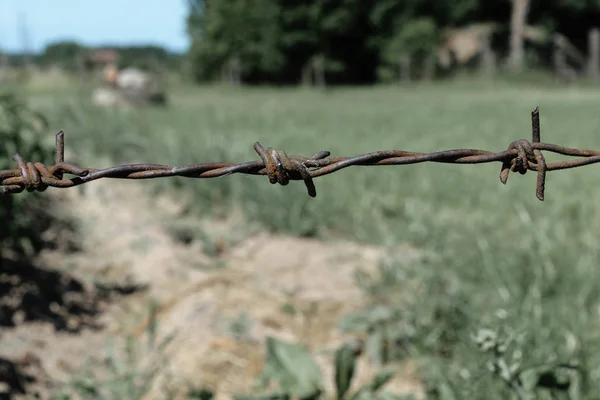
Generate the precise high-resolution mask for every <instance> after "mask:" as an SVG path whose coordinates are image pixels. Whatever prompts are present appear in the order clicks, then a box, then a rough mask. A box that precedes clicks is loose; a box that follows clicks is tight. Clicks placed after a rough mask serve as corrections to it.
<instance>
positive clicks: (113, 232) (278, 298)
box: [0, 180, 420, 399]
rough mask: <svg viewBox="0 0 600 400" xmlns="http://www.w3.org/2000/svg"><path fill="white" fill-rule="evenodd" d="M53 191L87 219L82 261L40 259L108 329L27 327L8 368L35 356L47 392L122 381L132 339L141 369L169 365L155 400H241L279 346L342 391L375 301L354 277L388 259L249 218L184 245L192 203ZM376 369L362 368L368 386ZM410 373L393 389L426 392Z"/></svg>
mask: <svg viewBox="0 0 600 400" xmlns="http://www.w3.org/2000/svg"><path fill="white" fill-rule="evenodd" d="M51 193H52V194H51V195H52V196H56V197H57V198H59V199H61V200H62V201H64V202H68V204H69V210H70V212H71V213H72V214H73V215H74V216H75V217H77V218H78V219H79V220H80V221H81V228H82V232H83V235H82V237H83V238H82V246H83V249H82V250H83V251H81V252H77V253H72V254H65V253H63V252H54V253H52V252H48V253H46V254H44V256H43V258H42V260H41V261H42V262H43V263H44V264H45V265H50V266H52V267H53V268H55V269H56V271H57V273H59V274H63V275H64V276H70V277H71V279H74V280H76V281H78V282H81V285H82V286H83V287H84V288H85V290H84V289H82V290H83V291H84V292H86V293H87V292H89V293H94V296H96V300H95V303H94V307H96V308H97V309H98V310H97V314H98V317H97V318H96V321H97V324H98V325H99V327H96V328H94V327H93V326H88V325H86V324H82V323H81V320H80V318H76V317H73V318H71V319H72V321H71V322H69V319H68V316H67V317H66V318H67V322H66V323H65V325H66V326H67V327H68V324H69V323H71V325H73V327H74V328H75V329H71V330H69V329H57V328H56V325H54V326H53V325H52V324H51V323H48V321H25V322H20V323H17V326H16V327H13V328H10V329H4V328H3V329H2V331H1V336H0V337H1V341H0V358H1V357H6V358H8V359H22V358H23V357H25V356H26V355H27V354H30V355H31V354H33V355H35V358H36V360H37V362H38V364H39V368H40V369H41V370H43V371H45V373H46V374H47V379H46V380H45V381H44V382H47V383H48V384H52V385H54V386H56V382H64V383H67V382H68V381H69V380H70V379H72V378H73V376H76V375H80V376H82V375H85V374H86V371H87V367H88V366H89V371H90V373H89V374H92V373H93V374H94V375H93V376H94V377H95V378H96V379H110V378H111V377H113V375H114V372H111V368H107V367H106V366H107V363H108V365H113V366H114V365H118V364H119V362H126V359H125V358H124V357H123V355H124V354H127V353H126V352H124V351H123V349H125V348H126V346H127V343H128V341H127V339H128V338H130V339H131V338H133V339H135V340H134V341H133V342H134V343H136V349H138V351H139V354H138V357H137V358H136V361H135V362H134V363H132V365H134V366H135V368H137V369H138V370H139V371H149V370H150V369H153V368H154V367H156V366H157V365H158V366H160V368H159V369H158V370H157V371H156V374H155V375H152V377H151V378H149V380H148V382H143V381H141V382H137V383H138V384H139V386H140V387H144V386H146V387H149V388H150V391H149V392H148V393H147V395H146V397H145V398H147V399H159V398H183V397H178V396H179V395H181V393H179V394H176V393H175V392H173V390H175V389H174V388H178V389H177V390H180V389H182V388H187V387H188V386H189V385H194V386H196V387H198V385H199V384H202V385H204V386H206V387H210V388H211V389H213V390H215V391H216V394H217V398H228V395H230V394H231V393H248V392H249V391H250V390H251V388H252V385H253V383H254V380H255V377H256V376H257V375H258V373H259V372H260V370H261V368H262V365H263V363H262V360H263V350H264V346H263V343H264V340H265V338H266V337H267V336H269V335H271V336H275V337H277V338H280V339H285V340H290V341H294V342H302V343H305V344H306V345H307V346H308V347H309V348H310V349H311V350H312V351H313V352H314V353H315V354H318V356H317V359H318V362H319V365H320V366H321V368H322V370H323V371H324V373H325V374H326V377H327V378H326V382H327V383H328V384H329V388H331V382H332V372H333V371H332V369H331V356H332V351H333V350H334V349H335V347H336V346H337V345H339V344H340V343H341V342H342V341H343V340H344V337H343V336H342V334H341V333H340V332H339V331H338V330H337V325H338V322H339V318H340V317H341V316H342V315H343V314H344V313H346V312H348V311H350V310H352V309H356V308H357V307H360V305H361V303H362V298H361V293H360V292H359V291H358V289H357V288H356V287H355V286H354V284H353V274H354V271H355V269H356V268H366V269H370V268H373V267H374V266H375V265H376V264H377V262H378V260H379V259H380V258H381V257H382V256H383V255H384V252H383V250H382V249H380V248H377V247H372V246H359V245H357V244H353V243H347V242H333V243H324V242H322V241H317V240H310V239H299V238H292V237H283V236H282V237H279V236H271V235H267V234H265V233H260V231H258V230H257V229H255V228H252V227H251V226H250V225H249V224H247V223H246V221H244V220H243V218H241V217H239V216H236V215H232V216H229V217H228V218H227V219H225V220H221V221H215V220H214V219H211V217H209V216H207V217H206V219H204V220H199V221H197V222H194V224H193V225H194V229H196V230H197V231H198V232H201V233H202V236H203V237H204V238H205V239H204V240H203V241H194V242H192V243H191V244H185V243H182V241H180V240H177V239H176V236H177V235H174V234H173V227H172V224H171V223H170V221H173V220H176V219H177V213H178V212H179V211H180V207H179V205H178V204H176V203H175V201H174V200H173V199H172V198H166V197H157V196H154V195H152V194H150V193H149V192H148V190H147V187H145V186H144V185H143V184H139V183H137V182H122V181H114V180H113V181H108V180H107V181H99V182H94V183H93V184H90V185H87V186H86V187H85V190H84V191H83V192H80V191H79V190H76V189H71V190H63V191H57V190H56V191H52V192H51ZM401 251H402V252H403V254H404V255H405V256H406V257H416V256H417V252H416V251H414V250H412V249H409V248H406V249H401ZM209 254H210V255H209ZM100 294H104V296H102V297H101V300H97V299H98V298H99V297H98V296H99V295H100ZM58 303H60V304H58V305H57V304H54V305H50V306H49V307H50V308H51V309H52V308H54V309H55V311H57V312H59V310H58V309H60V308H61V307H62V308H64V307H63V305H61V304H63V303H65V302H62V300H61V301H59V302H58ZM151 309H152V310H154V311H153V312H150V310H151ZM110 342H112V343H113V344H114V349H115V350H114V352H113V351H111V350H110V349H109V348H108V347H107V343H110ZM129 343H130V342H129ZM113 371H114V368H113ZM373 372H374V368H373V367H372V366H370V365H369V364H368V363H367V362H366V361H364V360H363V361H362V362H361V364H360V366H359V369H358V377H357V383H359V382H364V381H366V379H368V378H369V377H370V376H372V374H373ZM111 374H113V375H111ZM399 375H401V376H398V377H397V378H396V379H395V380H394V381H393V382H391V384H390V386H391V387H390V389H391V390H394V391H395V392H414V393H416V394H420V387H419V383H418V380H417V379H416V378H415V376H414V372H412V370H411V369H410V366H407V369H406V373H404V374H399ZM43 384H46V383H43ZM43 384H41V385H42V386H43ZM392 388H393V389H392ZM114 390H116V389H113V391H114ZM177 390H176V391H177Z"/></svg>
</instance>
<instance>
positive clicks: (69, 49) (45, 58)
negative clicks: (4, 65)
mask: <svg viewBox="0 0 600 400" xmlns="http://www.w3.org/2000/svg"><path fill="white" fill-rule="evenodd" d="M99 49H103V50H114V51H115V52H116V53H117V54H118V56H119V60H118V66H119V67H128V66H133V67H138V68H142V69H151V68H155V67H157V66H158V67H160V68H167V69H168V68H177V67H179V65H180V62H181V59H182V57H183V55H182V54H178V53H174V52H170V51H169V50H167V49H165V48H164V47H161V46H156V45H135V46H123V45H110V44H107V45H105V46H95V47H90V46H86V45H84V44H82V43H79V42H76V41H69V40H65V41H57V42H53V43H49V44H48V45H46V46H45V47H44V49H43V50H42V51H41V52H39V53H38V54H27V55H26V54H20V53H19V54H8V55H7V57H8V62H9V63H10V65H14V66H20V65H23V64H24V63H26V62H28V61H29V62H32V63H34V64H35V65H38V66H41V67H50V66H57V67H60V68H62V69H63V70H66V71H73V72H75V71H77V69H78V68H79V64H78V63H79V60H80V59H85V57H86V55H89V54H92V53H93V51H94V50H99Z"/></svg>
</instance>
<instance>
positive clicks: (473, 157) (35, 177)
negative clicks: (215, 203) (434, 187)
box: [0, 107, 600, 201]
mask: <svg viewBox="0 0 600 400" xmlns="http://www.w3.org/2000/svg"><path fill="white" fill-rule="evenodd" d="M531 122H532V141H531V142H529V141H528V140H526V139H521V140H518V141H516V142H513V143H511V144H510V145H509V146H508V149H507V150H505V151H502V152H498V153H494V152H490V151H486V150H474V149H453V150H444V151H438V152H434V153H415V152H410V151H403V150H383V151H376V152H372V153H367V154H362V155H359V156H355V157H333V158H330V157H329V156H330V152H329V151H325V150H323V151H319V152H318V153H316V154H315V155H313V156H312V157H302V156H288V155H287V154H286V153H285V152H283V151H281V150H276V149H272V148H270V147H269V148H267V149H265V148H264V147H262V146H261V145H260V143H258V142H256V143H255V144H254V150H255V151H256V152H257V154H258V155H259V157H260V160H258V161H250V162H245V163H241V164H232V163H224V162H210V163H202V164H196V165H189V166H184V167H172V166H169V165H159V164H127V165H120V166H116V167H110V168H105V169H94V168H81V167H78V166H76V165H73V164H70V163H67V162H65V161H64V145H65V143H64V132H62V131H61V132H59V133H58V134H57V135H56V155H55V164H54V165H53V166H51V167H46V166H45V165H44V164H42V163H31V162H25V160H24V159H23V157H21V155H20V154H18V153H17V154H15V155H14V157H13V159H14V161H15V162H16V163H17V167H18V169H15V170H4V171H0V185H1V186H2V191H1V193H2V194H15V193H20V192H22V191H24V190H27V191H29V192H33V191H38V192H43V191H45V190H46V189H47V188H48V187H56V188H68V187H73V186H78V185H81V184H84V183H87V182H91V181H94V180H96V179H100V178H117V179H151V178H162V177H172V176H181V177H187V178H217V177H221V176H226V175H231V174H234V173H241V174H249V175H266V176H268V178H269V182H271V183H272V184H276V183H279V184H280V185H283V186H285V185H287V184H288V183H289V182H290V181H292V180H303V181H304V183H305V185H306V188H307V190H308V194H309V195H310V196H311V197H315V196H316V195H317V192H316V188H315V185H314V182H313V179H314V178H317V177H320V176H324V175H328V174H331V173H333V172H336V171H339V170H341V169H343V168H347V167H350V166H382V165H406V164H416V163H422V162H438V163H447V164H482V163H490V162H501V163H502V169H501V172H500V181H501V182H502V183H503V184H506V182H507V180H508V175H509V173H510V172H511V171H512V172H519V173H520V174H521V175H523V174H525V173H526V172H527V171H536V172H537V184H536V196H537V198H538V199H540V200H542V201H543V200H544V189H545V182H546V173H547V172H548V171H554V170H559V169H569V168H575V167H580V166H583V165H588V164H594V163H597V162H600V151H593V150H583V149H572V148H567V147H563V146H558V145H555V144H549V143H542V142H541V141H540V116H539V108H538V107H536V108H535V109H534V110H533V111H532V112H531ZM542 151H548V152H552V153H556V154H561V155H565V156H572V157H580V158H578V159H575V160H569V161H558V162H553V163H546V160H545V158H544V155H543V154H542ZM65 174H69V175H73V176H74V177H72V178H70V179H65V178H64V175H65Z"/></svg>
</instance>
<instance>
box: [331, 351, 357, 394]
mask: <svg viewBox="0 0 600 400" xmlns="http://www.w3.org/2000/svg"><path fill="white" fill-rule="evenodd" d="M359 354H360V351H359V349H357V348H356V346H353V345H351V344H344V345H342V346H340V348H338V349H337V351H336V352H335V388H336V392H337V398H338V400H341V399H343V398H344V395H345V394H346V392H347V391H348V389H350V385H351V384H352V378H353V376H354V368H355V367H356V359H357V358H358V356H359Z"/></svg>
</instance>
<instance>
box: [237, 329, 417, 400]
mask: <svg viewBox="0 0 600 400" xmlns="http://www.w3.org/2000/svg"><path fill="white" fill-rule="evenodd" d="M266 346H267V355H266V360H265V366H264V369H263V372H262V373H261V375H260V376H259V378H258V386H257V389H256V392H257V393H256V394H253V395H238V396H235V399H236V400H269V399H291V398H295V399H305V400H309V399H325V398H332V397H331V396H330V394H329V393H327V392H326V391H325V390H324V382H323V375H322V372H321V369H320V367H319V365H318V364H317V363H316V361H315V359H314V357H313V355H312V354H311V353H310V352H309V350H308V349H307V348H306V346H304V345H302V344H298V343H288V342H285V341H283V340H280V339H276V338H273V337H267V344H266ZM361 353H362V343H360V342H358V341H356V342H349V343H344V344H342V345H341V346H340V347H339V348H338V349H337V350H336V352H335V357H334V375H335V376H334V379H335V382H334V383H335V385H334V387H335V391H336V396H335V398H336V399H338V400H343V399H348V400H375V399H382V400H383V399H389V400H401V399H404V398H406V397H401V396H397V395H394V394H392V393H389V392H385V391H382V390H381V389H382V388H383V387H384V386H385V384H386V383H388V382H389V381H390V380H391V379H392V378H393V377H394V374H395V369H394V368H391V367H390V368H383V369H381V370H380V371H379V372H378V373H377V374H375V376H374V377H373V379H372V380H371V382H369V383H368V384H366V385H363V386H361V387H359V388H358V389H356V390H355V391H353V392H350V391H349V389H350V387H351V385H352V379H353V377H354V369H355V367H356V362H357V360H358V357H359V356H360V355H361ZM272 382H276V383H277V388H276V389H273V388H272V387H271V386H270V384H271V383H272Z"/></svg>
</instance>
